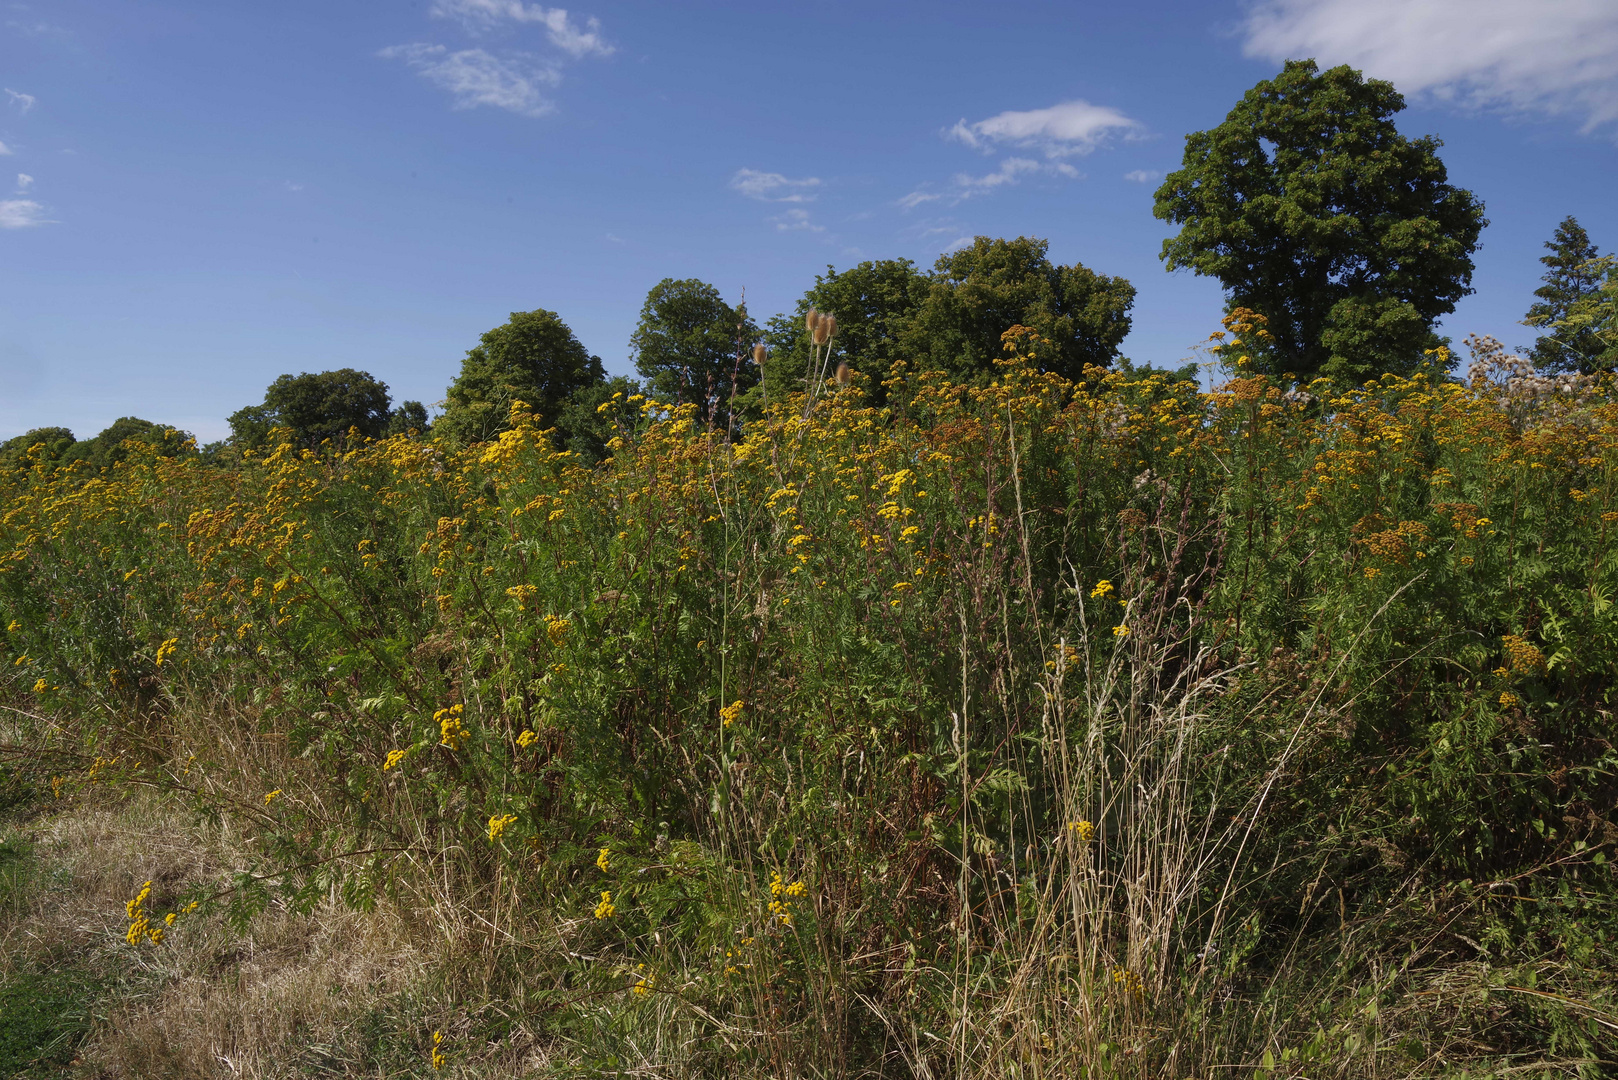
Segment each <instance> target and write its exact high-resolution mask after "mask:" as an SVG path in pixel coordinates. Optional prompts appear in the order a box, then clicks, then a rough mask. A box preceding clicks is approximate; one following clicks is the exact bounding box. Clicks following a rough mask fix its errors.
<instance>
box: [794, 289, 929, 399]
mask: <svg viewBox="0 0 1618 1080" xmlns="http://www.w3.org/2000/svg"><path fill="white" fill-rule="evenodd" d="M927 288H928V281H927V276H926V275H925V274H923V273H922V272H921V271H919V270H917V269H916V264H915V263H913V262H911V261H910V260H909V259H878V260H872V261H868V262H862V263H860V264H859V265H858V266H855V267H852V268H850V269H848V270H843V271H838V270H837V269H836V268H834V267H831V266H828V267H826V272H825V273H824V274H822V275H819V276H817V277H816V278H815V284H814V286H813V287H812V288H811V289H810V290H809V291H808V292H806V293H805V294H804V295H803V299H801V300H799V301H798V306H797V309H796V310H795V311H794V312H793V314H791V315H777V316H776V317H775V318H773V319H771V320H770V322H769V327H768V329H767V331H766V332H765V341H766V343H767V344H768V346H769V350H770V353H769V360H768V361H767V362H766V375H765V381H766V384H767V387H768V389H769V392H770V393H771V394H772V395H780V396H781V397H782V398H784V397H785V395H787V394H789V393H792V392H794V391H797V390H802V389H803V388H804V380H805V378H806V377H807V376H806V373H807V371H808V369H809V360H810V353H811V345H812V343H811V342H810V339H809V331H808V328H807V326H806V325H805V324H804V316H805V315H807V314H808V312H809V309H810V308H815V309H816V310H819V311H827V312H831V313H832V314H833V315H836V316H837V340H836V342H835V344H834V345H833V361H834V362H835V361H839V360H841V361H846V362H847V363H848V365H849V366H850V367H852V368H854V369H855V370H856V371H858V372H860V373H861V374H862V375H866V376H869V377H870V380H871V381H870V388H871V392H872V394H873V395H874V398H875V400H876V401H877V402H878V403H880V402H881V401H883V400H885V394H884V391H883V387H882V381H883V380H884V379H886V378H887V377H888V374H889V373H890V372H891V371H892V369H893V365H894V363H895V362H896V361H898V360H899V359H901V358H903V357H905V356H906V355H907V353H906V352H905V346H904V345H903V344H902V343H901V339H902V338H903V337H904V334H905V331H906V329H907V328H908V327H909V325H910V323H911V321H912V320H913V319H914V318H915V314H916V312H917V311H918V310H919V309H920V308H921V305H922V303H923V301H925V300H926V299H927Z"/></svg>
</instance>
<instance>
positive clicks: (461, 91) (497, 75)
mask: <svg viewBox="0 0 1618 1080" xmlns="http://www.w3.org/2000/svg"><path fill="white" fill-rule="evenodd" d="M377 55H379V56H382V57H384V58H386V59H389V60H403V61H404V62H405V63H407V64H409V65H410V66H411V67H413V68H415V69H416V70H417V71H419V72H421V74H422V77H424V78H425V79H427V80H428V81H429V82H432V83H434V84H435V85H437V86H439V87H441V88H442V89H444V90H447V91H448V92H449V94H450V96H451V97H453V98H454V99H455V107H456V108H458V109H471V108H476V107H477V106H479V105H488V106H492V107H493V108H496V109H508V110H510V111H511V112H514V113H518V114H519V115H522V116H544V115H545V114H546V113H548V112H552V111H554V110H555V108H556V106H555V105H554V104H553V103H552V102H551V101H550V99H549V98H547V97H545V95H544V94H543V93H542V92H541V90H540V88H541V87H542V86H555V85H557V84H558V83H560V82H561V81H562V74H561V72H559V71H557V70H556V68H555V67H553V66H550V65H547V64H536V63H533V62H531V61H528V60H527V59H526V58H522V59H501V58H500V57H497V56H492V55H490V54H489V53H487V52H484V51H483V50H482V49H462V50H460V51H459V52H450V51H449V50H448V49H447V48H445V47H444V46H443V45H422V44H416V45H394V46H392V47H390V48H386V49H383V50H382V51H381V52H380V53H378V54H377Z"/></svg>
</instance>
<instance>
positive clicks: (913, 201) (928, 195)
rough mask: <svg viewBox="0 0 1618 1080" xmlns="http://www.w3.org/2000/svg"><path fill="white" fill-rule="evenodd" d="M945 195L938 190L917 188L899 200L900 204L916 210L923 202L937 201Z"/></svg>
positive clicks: (907, 208)
mask: <svg viewBox="0 0 1618 1080" xmlns="http://www.w3.org/2000/svg"><path fill="white" fill-rule="evenodd" d="M943 197H944V196H943V195H941V194H939V193H938V192H936V191H925V190H919V189H918V190H916V191H912V192H911V193H910V194H908V195H906V196H905V197H904V198H902V199H900V200H899V205H900V206H902V207H904V208H905V209H906V210H914V209H915V208H916V207H918V206H920V205H921V204H922V203H930V202H936V201H938V200H939V199H942V198H943Z"/></svg>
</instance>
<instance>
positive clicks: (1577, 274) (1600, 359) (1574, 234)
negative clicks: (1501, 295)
mask: <svg viewBox="0 0 1618 1080" xmlns="http://www.w3.org/2000/svg"><path fill="white" fill-rule="evenodd" d="M1545 247H1546V248H1547V249H1548V250H1549V251H1550V254H1549V255H1542V256H1540V260H1539V261H1540V262H1541V263H1543V264H1544V265H1545V276H1544V278H1543V279H1542V280H1543V281H1544V282H1545V284H1543V285H1541V286H1540V287H1539V288H1537V289H1535V290H1534V295H1535V296H1537V297H1539V302H1538V303H1536V304H1534V305H1533V306H1532V307H1530V308H1529V309H1528V314H1527V316H1526V317H1525V318H1524V319H1523V322H1524V323H1525V324H1526V325H1528V326H1538V327H1540V328H1542V329H1549V330H1550V333H1548V334H1545V335H1544V336H1542V337H1541V338H1540V339H1539V340H1538V341H1536V342H1534V344H1533V346H1532V347H1531V348H1529V349H1528V350H1527V353H1528V359H1530V360H1532V361H1533V362H1534V366H1535V367H1536V368H1538V369H1539V370H1540V371H1545V372H1560V371H1579V372H1586V373H1587V372H1591V371H1605V370H1608V369H1610V368H1611V367H1612V366H1613V363H1614V361H1615V360H1618V356H1608V353H1609V352H1611V351H1612V346H1610V345H1608V344H1607V342H1605V341H1603V340H1602V339H1601V337H1600V335H1599V334H1598V333H1597V331H1596V327H1595V326H1593V325H1592V324H1590V323H1587V322H1574V323H1569V322H1568V317H1569V316H1570V315H1571V314H1573V312H1574V311H1575V309H1581V310H1582V308H1587V307H1589V306H1590V303H1589V302H1590V301H1591V300H1594V299H1598V298H1599V293H1600V292H1601V286H1602V284H1603V282H1604V281H1605V279H1606V275H1605V274H1604V273H1603V272H1602V271H1603V267H1602V266H1601V264H1600V263H1599V262H1598V261H1597V256H1599V255H1600V252H1599V251H1597V250H1596V246H1595V244H1593V243H1591V242H1590V234H1589V233H1587V232H1585V231H1584V226H1582V225H1580V224H1579V223H1578V220H1577V219H1576V218H1573V217H1567V218H1564V219H1563V220H1562V223H1561V224H1560V225H1558V226H1557V227H1556V233H1555V235H1554V236H1552V237H1551V239H1549V240H1547V241H1546V242H1545ZM1558 323H1560V324H1562V325H1560V326H1558V325H1556V324H1558Z"/></svg>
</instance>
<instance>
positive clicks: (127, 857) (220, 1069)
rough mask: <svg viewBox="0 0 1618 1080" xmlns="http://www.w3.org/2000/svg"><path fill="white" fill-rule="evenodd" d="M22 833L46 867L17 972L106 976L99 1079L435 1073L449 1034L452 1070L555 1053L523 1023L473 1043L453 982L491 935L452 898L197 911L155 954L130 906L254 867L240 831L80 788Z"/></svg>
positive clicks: (514, 1064)
mask: <svg viewBox="0 0 1618 1080" xmlns="http://www.w3.org/2000/svg"><path fill="white" fill-rule="evenodd" d="M14 831H15V832H17V833H21V834H24V835H26V836H27V837H28V838H29V839H30V840H31V841H32V843H33V845H34V852H35V855H36V857H37V860H38V867H39V872H38V873H37V874H35V875H34V876H33V880H32V882H31V884H30V886H29V887H28V888H26V889H25V890H23V891H22V892H21V893H20V894H19V895H16V896H15V897H14V899H13V903H14V908H15V910H14V912H13V916H12V918H10V919H9V920H7V921H6V922H5V924H4V928H3V931H0V977H4V976H9V975H11V974H12V973H13V972H15V971H18V970H23V969H29V968H40V967H63V966H72V967H75V968H78V969H81V970H84V971H86V972H88V973H90V974H91V975H93V976H94V977H96V978H97V979H98V981H99V982H100V984H101V986H102V987H103V990H104V996H103V999H102V1002H101V1005H100V1007H99V1008H98V1010H97V1013H98V1022H97V1024H96V1025H95V1028H94V1030H93V1032H92V1034H91V1035H90V1037H89V1039H88V1040H87V1041H86V1042H85V1044H84V1045H83V1046H82V1048H81V1053H80V1059H81V1063H82V1065H83V1066H84V1070H85V1074H87V1075H89V1076H94V1077H98V1078H101V1077H105V1078H109V1080H110V1078H114V1077H118V1078H123V1077H128V1078H132V1080H133V1078H139V1080H150V1078H159V1077H175V1078H180V1077H217V1076H239V1077H254V1078H265V1080H268V1078H272V1077H285V1076H309V1075H332V1076H400V1075H412V1074H418V1075H430V1074H433V1070H432V1069H431V1067H430V1065H429V1063H428V1060H427V1047H428V1046H429V1044H430V1041H431V1033H432V1031H433V1030H435V1029H439V1028H441V1029H443V1030H444V1031H445V1033H446V1035H448V1036H449V1043H448V1045H449V1046H450V1048H451V1051H452V1053H453V1057H452V1060H451V1066H450V1069H449V1070H448V1073H447V1074H448V1075H468V1076H470V1075H500V1076H518V1075H525V1074H527V1073H528V1072H530V1071H531V1070H532V1069H533V1068H534V1067H536V1066H538V1065H540V1064H541V1063H542V1060H543V1059H542V1058H540V1057H536V1056H535V1053H534V1049H533V1048H534V1046H535V1042H534V1040H533V1039H532V1038H531V1037H526V1035H527V1033H526V1032H522V1031H520V1030H519V1031H514V1032H513V1035H514V1036H518V1037H508V1038H507V1039H505V1040H503V1044H502V1045H493V1046H489V1045H482V1046H479V1047H477V1053H475V1054H474V1053H470V1052H469V1051H470V1050H471V1049H472V1048H470V1047H468V1046H466V1044H465V1043H463V1042H462V1041H461V1040H460V1039H458V1038H457V1035H458V1034H460V1033H462V1032H464V1031H465V1030H466V1028H467V1026H468V1023H467V1016H468V1009H467V1006H466V1003H465V1002H463V1001H458V1000H455V998H454V994H453V991H452V990H450V989H448V987H449V986H451V985H452V981H451V980H449V979H447V978H446V975H447V973H449V972H452V971H456V970H462V971H464V969H465V968H466V966H467V964H468V962H469V961H470V960H471V959H472V957H470V956H469V954H468V953H469V950H475V949H476V945H477V937H476V934H475V932H474V927H473V926H472V925H470V923H471V922H475V920H470V919H459V920H458V919H457V917H456V913H455V912H454V911H453V910H452V909H446V908H442V907H439V908H427V909H418V908H413V907H410V906H407V905H405V904H403V903H401V902H398V901H389V900H379V901H378V902H377V904H376V906H375V907H374V908H373V909H372V910H370V911H367V912H362V911H355V910H352V909H350V908H347V907H345V906H344V905H342V904H341V903H339V902H335V901H327V902H324V903H321V904H320V905H318V906H317V907H316V908H315V910H313V911H312V912H310V913H309V914H308V915H301V914H296V913H294V912H291V911H288V910H286V909H285V908H284V907H282V906H280V905H272V906H271V908H270V909H269V910H268V911H265V912H264V913H263V914H261V915H259V916H258V917H256V918H255V919H254V920H253V921H252V924H251V926H250V927H249V928H248V929H247V930H246V931H245V932H238V931H236V930H234V929H233V928H231V927H230V926H229V925H228V924H227V923H226V922H225V921H224V919H223V918H221V917H220V916H219V915H209V916H206V917H204V916H193V917H191V918H190V919H187V920H184V921H182V922H181V923H180V924H178V925H177V926H176V927H175V928H174V929H173V930H171V931H170V932H169V933H168V935H167V936H166V938H165V940H164V941H163V942H162V943H161V944H158V945H153V944H150V943H143V944H142V945H141V946H140V947H138V948H137V947H132V946H130V945H129V944H128V943H127V942H126V941H125V939H124V931H125V928H126V926H127V920H126V918H125V904H126V902H127V901H128V900H129V899H130V898H131V897H132V896H134V895H135V894H136V893H137V892H138V891H139V890H140V888H141V885H142V883H143V882H146V881H151V882H152V891H153V901H154V902H153V904H152V906H153V907H154V908H155V909H156V910H158V911H164V910H167V908H166V907H165V902H166V901H167V900H169V899H170V898H173V897H175V896H177V895H178V894H179V893H180V892H182V891H183V890H184V889H186V888H188V887H191V886H194V885H196V884H198V883H204V882H217V881H219V880H221V878H222V877H223V876H224V875H225V874H227V873H228V872H229V871H230V870H232V869H234V868H237V867H240V866H242V865H244V862H243V854H244V844H243V840H242V837H241V836H240V835H239V834H237V833H235V832H233V831H232V830H231V828H230V826H229V825H228V824H224V825H221V824H218V823H212V822H208V821H201V820H198V819H197V818H196V817H195V815H193V814H191V813H190V812H189V811H188V810H187V809H186V808H185V807H184V806H183V805H181V804H179V803H178V802H176V801H175V800H172V799H163V798H159V797H156V796H153V795H150V794H142V795H136V796H134V797H131V798H127V799H112V798H106V797H103V798H93V797H92V798H77V799H64V800H61V801H59V802H56V803H54V804H51V805H49V806H47V807H45V808H44V812H43V813H40V814H38V815H37V816H35V817H34V818H33V819H32V820H30V821H28V822H27V823H25V824H23V825H21V826H19V827H17V828H16V829H15V830H14ZM465 914H469V913H463V915H465ZM457 922H459V923H460V925H457ZM453 982H456V983H459V984H460V985H462V986H464V985H466V980H464V979H458V980H454V981H453ZM479 1042H480V1043H481V1042H482V1040H479ZM437 1075H445V1073H439V1074H437Z"/></svg>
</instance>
